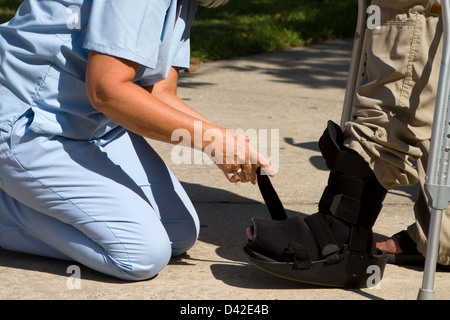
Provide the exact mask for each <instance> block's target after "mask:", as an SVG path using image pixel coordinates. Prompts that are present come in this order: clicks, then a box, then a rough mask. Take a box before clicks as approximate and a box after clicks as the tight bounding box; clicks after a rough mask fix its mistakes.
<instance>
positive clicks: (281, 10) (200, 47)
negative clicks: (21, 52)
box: [0, 0, 357, 61]
mask: <svg viewBox="0 0 450 320" xmlns="http://www.w3.org/2000/svg"><path fill="white" fill-rule="evenodd" d="M20 3H21V1H20V0H0V23H1V22H4V21H7V20H9V19H10V18H11V17H12V15H13V14H14V12H15V11H16V9H17V7H18V6H19V5H20ZM356 18H357V1H355V0H330V1H329V2H320V1H317V0H230V2H229V3H228V4H226V5H225V6H223V7H220V8H215V9H206V8H203V7H200V8H199V10H198V13H197V19H196V21H195V23H194V25H193V26H192V32H191V41H192V56H193V57H194V58H196V59H197V60H199V61H213V60H219V59H228V58H232V57H236V56H243V55H249V54H255V53H262V52H267V51H274V50H282V49H287V48H289V47H294V46H303V45H305V44H310V43H314V42H320V41H323V40H327V39H335V38H341V37H349V36H352V35H353V33H354V31H355V24H356Z"/></svg>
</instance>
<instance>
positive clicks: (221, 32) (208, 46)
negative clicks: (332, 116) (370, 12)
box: [191, 0, 358, 61]
mask: <svg viewBox="0 0 450 320" xmlns="http://www.w3.org/2000/svg"><path fill="white" fill-rule="evenodd" d="M357 9H358V8H357V1H354V0H330V2H327V3H325V2H319V1H316V0H281V1H280V0H230V2H229V3H228V4H226V5H225V6H223V7H220V8H216V9H206V8H199V11H198V13H197V20H196V22H195V23H194V25H193V27H192V35H191V38H192V55H193V57H196V58H198V59H200V60H202V61H210V60H217V59H226V58H232V57H235V56H242V55H248V54H254V53H261V52H267V51H273V50H282V49H286V48H289V47H293V46H303V45H305V44H310V43H314V42H320V41H323V40H328V39H335V38H341V37H349V36H352V35H353V34H354V32H355V25H356V19H357Z"/></svg>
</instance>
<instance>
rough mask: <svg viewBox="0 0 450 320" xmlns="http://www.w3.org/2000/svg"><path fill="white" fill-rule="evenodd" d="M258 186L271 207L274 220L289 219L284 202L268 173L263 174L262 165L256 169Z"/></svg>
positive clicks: (270, 210) (269, 207)
mask: <svg viewBox="0 0 450 320" xmlns="http://www.w3.org/2000/svg"><path fill="white" fill-rule="evenodd" d="M256 174H257V180H258V187H259V191H260V192H261V195H262V197H263V199H264V202H265V203H266V206H267V208H268V209H269V213H270V216H271V217H272V219H273V220H285V219H287V214H286V211H285V210H284V207H283V204H282V203H281V201H280V198H279V197H278V194H277V192H276V191H275V189H274V188H273V186H272V183H271V182H270V178H269V176H268V175H265V174H261V167H259V168H258V170H256Z"/></svg>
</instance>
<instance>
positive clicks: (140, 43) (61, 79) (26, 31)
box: [0, 0, 197, 140]
mask: <svg viewBox="0 0 450 320" xmlns="http://www.w3.org/2000/svg"><path fill="white" fill-rule="evenodd" d="M180 1H181V7H179V8H178V6H177V0H70V1H68V0H25V1H24V2H23V3H22V5H21V6H20V8H19V10H18V12H17V14H16V15H15V17H14V18H13V19H12V20H11V21H9V22H7V23H5V24H3V25H0V130H3V131H6V132H8V131H10V130H11V128H12V126H13V124H14V123H15V121H16V120H17V119H18V118H19V117H20V116H21V115H22V114H24V113H25V112H27V111H28V112H29V110H30V109H31V110H32V112H33V113H34V117H33V121H32V123H31V126H30V128H31V130H33V131H35V132H36V133H44V134H55V135H60V136H64V137H67V138H71V139H77V140H90V139H95V138H100V137H103V136H104V135H105V134H106V133H108V132H110V131H111V130H112V129H114V128H116V127H117V126H118V125H117V124H115V123H114V122H113V121H111V120H109V119H108V118H107V117H106V116H104V115H103V114H102V113H101V112H99V111H98V110H96V109H95V108H93V107H92V105H91V103H90V102H89V99H88V97H87V93H86V88H85V75H86V66H87V57H88V53H89V50H93V51H98V52H101V53H105V54H109V55H112V56H116V57H120V58H124V59H127V60H132V61H134V62H137V63H139V64H140V65H141V67H140V69H139V71H138V74H137V76H136V79H135V82H136V83H137V84H139V85H142V86H147V85H152V84H154V83H156V82H158V81H160V80H162V79H164V78H165V77H166V76H167V74H168V72H169V70H170V68H171V67H172V66H176V67H181V68H188V67H189V58H190V45H189V37H190V34H189V30H190V27H191V25H192V22H193V20H194V16H195V11H196V9H197V0H180ZM177 9H178V10H177ZM177 12H178V16H177Z"/></svg>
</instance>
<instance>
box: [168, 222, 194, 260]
mask: <svg viewBox="0 0 450 320" xmlns="http://www.w3.org/2000/svg"><path fill="white" fill-rule="evenodd" d="M166 228H167V225H166ZM170 229H171V232H169V236H170V239H171V242H172V256H174V257H176V256H179V255H182V254H184V253H186V252H187V251H188V250H189V249H191V248H192V247H193V246H194V244H195V243H196V242H197V239H198V235H199V229H198V226H197V224H196V223H194V222H193V221H189V222H187V221H185V223H180V222H178V225H177V227H176V228H170ZM174 229H177V231H178V232H175V230H174Z"/></svg>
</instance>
